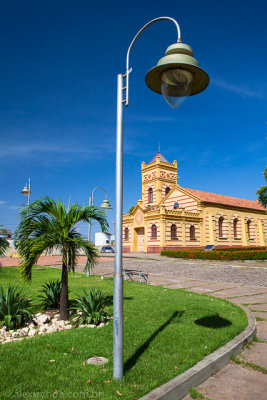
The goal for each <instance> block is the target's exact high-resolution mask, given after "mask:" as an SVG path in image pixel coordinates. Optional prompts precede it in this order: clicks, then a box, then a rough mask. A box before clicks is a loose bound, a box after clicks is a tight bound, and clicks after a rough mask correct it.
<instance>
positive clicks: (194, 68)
mask: <svg viewBox="0 0 267 400" xmlns="http://www.w3.org/2000/svg"><path fill="white" fill-rule="evenodd" d="M162 20H168V21H171V22H172V23H174V25H175V27H176V29H177V36H178V38H177V43H174V44H172V45H171V46H169V47H168V48H167V50H166V53H165V57H163V58H161V59H160V60H159V62H158V64H157V66H156V67H154V68H152V69H151V70H150V71H149V72H148V73H147V75H146V78H145V81H146V84H147V86H148V87H149V88H150V89H151V90H153V91H154V92H157V93H159V94H162V95H163V96H164V98H165V100H166V101H167V103H168V104H169V105H170V106H171V107H173V108H177V107H180V106H181V104H183V102H184V101H185V100H186V99H187V97H188V96H192V95H195V94H197V93H200V92H202V91H203V90H204V89H206V87H207V86H208V84H209V77H208V74H207V73H206V72H205V71H204V70H203V69H201V68H200V67H199V66H198V62H197V60H196V59H195V58H194V57H193V52H192V49H191V47H190V46H188V45H187V44H184V43H182V39H181V31H180V26H179V24H178V22H177V21H176V20H175V19H173V18H170V17H159V18H155V19H153V20H151V21H150V22H148V23H147V24H146V25H144V26H143V28H141V29H140V31H139V32H138V33H137V34H136V35H135V37H134V38H133V40H132V42H131V44H130V46H129V48H128V51H127V56H126V73H125V74H124V75H123V74H119V75H118V78H117V144H116V227H115V231H116V233H115V238H116V244H115V268H114V289H113V290H114V295H113V377H114V379H119V380H120V379H122V377H123V274H122V204H123V190H122V183H123V175H122V172H123V106H124V105H125V106H126V107H127V106H128V103H129V75H130V73H131V71H132V68H130V62H129V59H130V52H131V49H132V47H133V45H134V43H135V42H136V40H137V38H138V37H139V36H140V35H141V33H142V32H143V31H144V30H145V29H146V28H148V27H149V26H150V25H152V24H153V23H155V22H158V21H162Z"/></svg>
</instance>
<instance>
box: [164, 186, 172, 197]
mask: <svg viewBox="0 0 267 400" xmlns="http://www.w3.org/2000/svg"><path fill="white" fill-rule="evenodd" d="M170 190H171V189H170V188H169V186H168V187H166V189H165V196H167V194H168V193H169V191H170Z"/></svg>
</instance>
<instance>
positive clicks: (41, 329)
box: [39, 325, 47, 333]
mask: <svg viewBox="0 0 267 400" xmlns="http://www.w3.org/2000/svg"><path fill="white" fill-rule="evenodd" d="M46 330H47V326H45V325H42V326H40V328H39V333H40V332H41V333H44V332H46Z"/></svg>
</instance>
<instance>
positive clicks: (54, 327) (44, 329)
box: [0, 313, 109, 344]
mask: <svg viewBox="0 0 267 400" xmlns="http://www.w3.org/2000/svg"><path fill="white" fill-rule="evenodd" d="M108 324H109V321H107V322H106V323H104V322H101V323H100V324H99V325H94V324H81V325H79V326H77V327H76V326H75V325H73V324H71V323H70V321H63V320H61V319H60V315H59V314H56V315H55V316H54V318H52V317H51V316H50V315H49V314H42V313H37V314H35V315H33V318H32V320H31V321H30V323H29V324H28V326H26V327H24V328H20V329H16V330H9V331H8V330H7V329H6V327H5V326H4V327H2V328H1V329H0V343H2V344H5V343H11V342H18V341H20V340H23V339H31V338H33V337H34V336H38V335H39V336H42V335H48V334H50V333H54V332H60V331H65V330H68V329H74V328H103V326H105V325H108Z"/></svg>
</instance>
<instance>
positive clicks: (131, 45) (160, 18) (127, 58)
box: [124, 17, 182, 107]
mask: <svg viewBox="0 0 267 400" xmlns="http://www.w3.org/2000/svg"><path fill="white" fill-rule="evenodd" d="M166 20H167V21H171V22H173V23H174V25H175V26H176V29H177V42H178V43H181V41H182V39H181V29H180V26H179V24H178V22H177V21H176V20H175V19H174V18H171V17H158V18H155V19H152V20H151V21H149V22H148V23H147V24H145V25H144V26H143V28H141V29H140V31H139V32H137V34H136V35H135V37H134V38H133V40H132V42H131V44H130V46H129V48H128V51H127V56H126V74H125V76H124V77H126V86H125V88H124V89H125V90H126V98H125V100H124V102H125V105H126V107H128V104H129V75H130V73H131V72H132V68H130V67H129V65H130V52H131V50H132V47H133V45H134V43H135V42H136V40H137V39H138V37H139V36H140V35H141V33H142V32H143V31H144V30H145V29H146V28H148V27H149V26H150V25H152V24H154V23H155V22H158V21H166Z"/></svg>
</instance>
